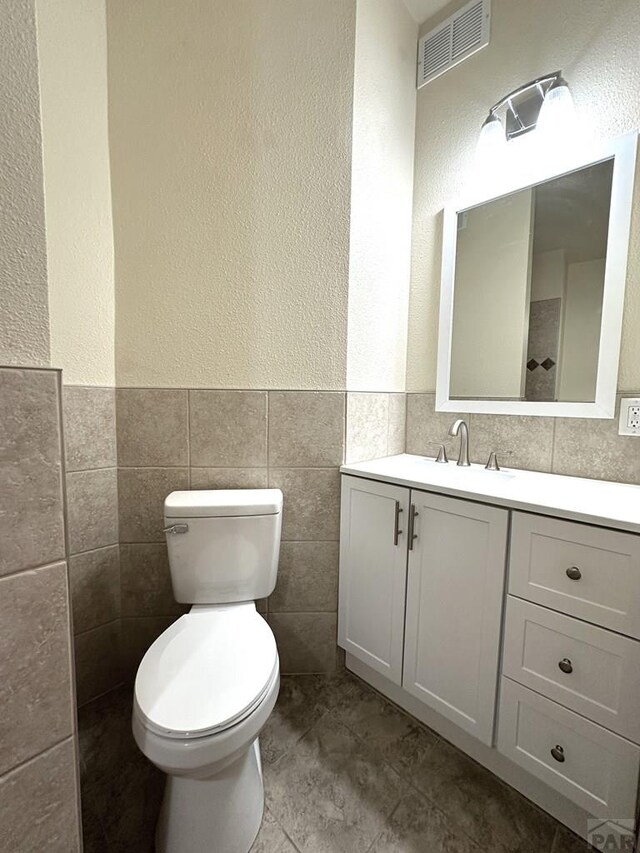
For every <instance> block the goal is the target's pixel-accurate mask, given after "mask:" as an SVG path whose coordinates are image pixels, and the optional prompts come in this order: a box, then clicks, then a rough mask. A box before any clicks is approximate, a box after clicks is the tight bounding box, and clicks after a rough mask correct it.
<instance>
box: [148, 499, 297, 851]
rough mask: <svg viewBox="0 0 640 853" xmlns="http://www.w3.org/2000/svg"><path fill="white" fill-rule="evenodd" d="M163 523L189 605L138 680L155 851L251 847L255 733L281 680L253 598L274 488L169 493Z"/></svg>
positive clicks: (277, 527)
mask: <svg viewBox="0 0 640 853" xmlns="http://www.w3.org/2000/svg"><path fill="white" fill-rule="evenodd" d="M164 522H165V534H166V538H167V548H168V553H169V567H170V571H171V582H172V585H173V592H174V596H175V598H176V601H179V602H183V603H187V604H191V605H192V606H191V610H190V611H189V612H188V613H187V614H186V615H184V616H181V617H180V618H179V619H178V620H177V621H176V622H174V623H173V624H172V625H171V626H170V627H169V628H168V629H167V630H166V631H165V632H164V633H163V634H162V635H161V636H160V637H158V639H157V640H156V641H155V642H154V643H153V645H152V646H151V648H150V649H149V650H148V651H147V653H146V654H145V656H144V658H143V659H142V662H141V664H140V666H139V668H138V672H137V675H136V681H135V689H134V700H133V716H132V727H133V735H134V738H135V741H136V743H137V744H138V747H139V748H140V750H141V751H142V752H143V753H144V755H145V756H146V757H147V758H148V759H149V760H150V761H152V762H153V763H154V764H155V765H156V766H157V767H159V768H160V770H162V771H163V772H164V773H166V774H167V781H166V787H165V793H164V799H163V803H162V809H161V812H160V818H159V820H158V825H157V828H156V851H157V853H248V851H249V849H250V847H251V845H252V844H253V841H254V839H255V837H256V835H257V833H258V830H259V828H260V823H261V821H262V812H263V807H264V790H263V784H262V768H261V763H260V748H259V742H258V736H259V734H260V731H261V730H262V728H263V726H264V724H265V723H266V721H267V719H268V718H269V715H270V714H271V711H272V710H273V706H274V705H275V702H276V698H277V696H278V689H279V686H280V668H279V660H278V651H277V648H276V643H275V639H274V636H273V634H272V632H271V629H270V628H269V626H268V625H267V622H266V621H265V620H264V619H263V618H262V616H260V615H259V614H258V612H257V611H256V606H255V600H256V599H259V598H266V597H267V596H268V595H269V594H270V593H271V592H272V591H273V588H274V586H275V583H276V575H277V571H278V555H279V550H280V531H281V527H282V492H281V491H280V490H279V489H242V490H216V491H190V492H172V493H171V494H170V495H169V496H168V497H167V498H166V500H165V503H164Z"/></svg>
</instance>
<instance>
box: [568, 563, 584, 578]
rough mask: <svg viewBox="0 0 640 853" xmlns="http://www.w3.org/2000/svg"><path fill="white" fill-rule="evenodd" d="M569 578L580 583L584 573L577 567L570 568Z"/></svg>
mask: <svg viewBox="0 0 640 853" xmlns="http://www.w3.org/2000/svg"><path fill="white" fill-rule="evenodd" d="M567 577H568V578H571V580H572V581H579V580H580V578H581V577H582V572H581V571H580V569H579V568H578V567H577V566H569V568H568V569H567Z"/></svg>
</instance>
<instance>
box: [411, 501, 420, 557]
mask: <svg viewBox="0 0 640 853" xmlns="http://www.w3.org/2000/svg"><path fill="white" fill-rule="evenodd" d="M419 515H420V513H419V512H418V511H417V510H416V505H415V504H411V510H410V512H409V550H410V551H413V542H414V539H417V538H418V534H417V533H416V532H415V526H416V518H417V517H418V516H419Z"/></svg>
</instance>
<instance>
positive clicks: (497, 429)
mask: <svg viewBox="0 0 640 853" xmlns="http://www.w3.org/2000/svg"><path fill="white" fill-rule="evenodd" d="M624 396H625V397H638V396H640V394H639V393H638V392H625V394H624ZM619 405H620V398H619V397H618V401H617V407H616V417H615V419H614V420H600V419H593V418H532V417H519V416H508V417H507V416H505V415H476V414H473V415H469V414H465V413H464V412H462V413H461V414H460V415H458V414H455V413H453V412H436V411H435V396H434V395H433V394H407V453H418V454H421V455H427V456H433V455H434V448H433V447H430V446H429V445H428V444H427V442H428V441H431V440H436V441H445V440H446V441H447V449H448V451H449V457H450V458H455V456H456V454H457V452H458V443H457V442H458V439H449V438H448V437H447V430H448V428H449V425H450V424H451V423H452V422H453V420H454V419H455V418H456V417H464V418H465V420H467V423H468V424H469V445H470V457H471V461H472V462H479V463H485V462H486V461H487V458H488V456H489V452H490V451H491V450H500V449H503V450H511V451H512V455H510V456H506V455H504V454H503V455H502V457H501V458H502V462H503V464H504V465H505V466H507V467H513V468H529V469H531V470H533V471H549V472H553V473H554V474H567V475H570V476H574V477H592V478H595V479H600V480H615V481H616V482H620V483H634V484H640V440H638V438H636V437H630V436H619V435H618V408H619ZM499 456H500V455H499Z"/></svg>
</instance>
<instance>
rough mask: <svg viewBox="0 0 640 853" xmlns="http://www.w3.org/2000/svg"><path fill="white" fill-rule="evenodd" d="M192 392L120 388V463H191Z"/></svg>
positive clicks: (167, 464)
mask: <svg viewBox="0 0 640 853" xmlns="http://www.w3.org/2000/svg"><path fill="white" fill-rule="evenodd" d="M188 394H189V392H188V391H181V390H172V389H165V388H119V389H118V391H117V393H116V416H117V435H118V465H120V466H121V467H133V468H135V467H138V468H139V467H144V466H169V465H188V464H189V418H188Z"/></svg>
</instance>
